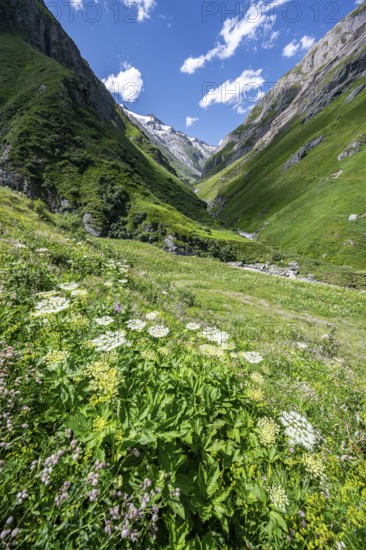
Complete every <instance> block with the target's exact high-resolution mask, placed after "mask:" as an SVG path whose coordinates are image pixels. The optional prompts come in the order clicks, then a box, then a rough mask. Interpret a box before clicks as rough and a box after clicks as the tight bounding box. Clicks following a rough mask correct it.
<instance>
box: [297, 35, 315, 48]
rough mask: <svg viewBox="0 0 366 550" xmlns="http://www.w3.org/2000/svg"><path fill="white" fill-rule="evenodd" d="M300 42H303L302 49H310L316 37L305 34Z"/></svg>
mask: <svg viewBox="0 0 366 550" xmlns="http://www.w3.org/2000/svg"><path fill="white" fill-rule="evenodd" d="M300 42H301V49H302V50H308V49H309V48H311V46H312V45H313V44H314V42H315V38H314V37H313V36H306V35H305V36H303V37H302V39H301V40H300Z"/></svg>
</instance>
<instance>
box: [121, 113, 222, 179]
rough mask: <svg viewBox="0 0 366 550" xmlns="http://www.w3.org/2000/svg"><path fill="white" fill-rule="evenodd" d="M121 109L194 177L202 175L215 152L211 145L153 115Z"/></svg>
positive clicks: (215, 148)
mask: <svg viewBox="0 0 366 550" xmlns="http://www.w3.org/2000/svg"><path fill="white" fill-rule="evenodd" d="M121 107H122V109H123V110H124V112H125V113H126V115H127V116H128V118H129V119H130V120H131V121H132V122H134V123H135V124H137V125H138V126H140V127H142V129H143V130H144V131H145V133H147V134H148V137H150V138H152V140H153V141H155V142H157V143H159V144H160V145H163V146H164V147H165V148H166V149H168V150H169V151H170V153H171V154H172V155H173V156H174V157H175V158H176V159H178V160H179V161H180V162H181V163H183V164H184V165H185V166H188V167H189V168H190V169H191V170H192V174H193V175H195V176H196V177H199V176H200V175H201V174H202V169H203V167H204V165H205V163H206V161H207V159H208V158H209V157H210V156H211V155H213V154H214V153H215V151H216V150H217V147H215V146H213V145H208V144H207V143H205V142H204V141H202V140H200V139H198V138H196V137H190V136H187V135H186V134H185V133H184V132H181V131H179V130H175V128H173V127H172V126H169V125H168V124H165V123H164V122H162V121H161V120H159V119H158V118H157V117H156V116H155V115H153V114H149V115H139V114H137V113H133V112H132V111H129V110H128V109H127V108H126V107H125V106H124V105H121Z"/></svg>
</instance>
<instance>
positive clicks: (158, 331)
mask: <svg viewBox="0 0 366 550" xmlns="http://www.w3.org/2000/svg"><path fill="white" fill-rule="evenodd" d="M169 332H170V330H169V329H168V327H165V326H164V325H154V326H152V327H149V329H148V333H149V334H150V336H153V337H154V338H165V337H166V336H168V334H169Z"/></svg>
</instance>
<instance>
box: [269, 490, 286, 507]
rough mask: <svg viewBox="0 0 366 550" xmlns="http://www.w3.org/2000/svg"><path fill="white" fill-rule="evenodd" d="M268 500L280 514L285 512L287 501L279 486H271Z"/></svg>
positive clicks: (283, 491)
mask: <svg viewBox="0 0 366 550" xmlns="http://www.w3.org/2000/svg"><path fill="white" fill-rule="evenodd" d="M269 498H270V500H271V502H272V504H273V506H274V507H275V508H278V510H280V511H281V512H286V508H287V506H288V505H289V499H288V496H287V495H286V492H285V490H284V489H283V488H282V487H281V485H272V487H271V488H270V489H269Z"/></svg>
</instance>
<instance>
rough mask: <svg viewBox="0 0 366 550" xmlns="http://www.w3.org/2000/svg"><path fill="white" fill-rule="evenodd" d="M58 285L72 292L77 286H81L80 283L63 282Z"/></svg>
mask: <svg viewBox="0 0 366 550" xmlns="http://www.w3.org/2000/svg"><path fill="white" fill-rule="evenodd" d="M58 286H59V288H61V289H62V290H66V291H67V292H71V291H72V290H76V289H77V288H79V286H80V285H79V284H78V283H62V284H61V285H58Z"/></svg>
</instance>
